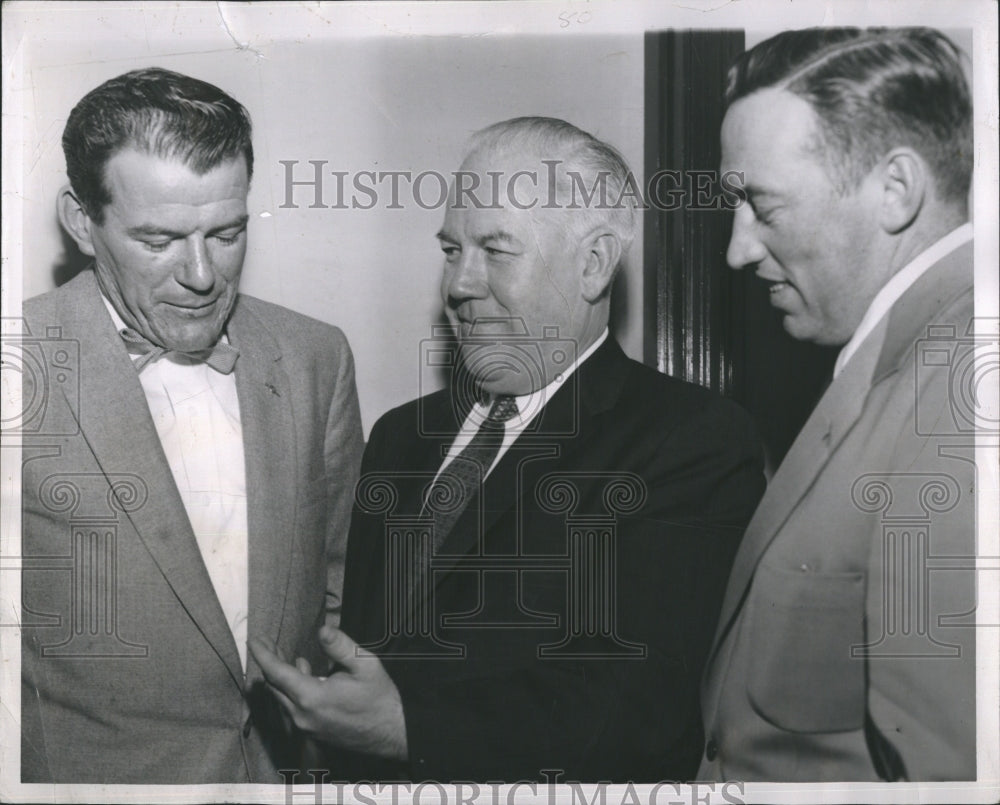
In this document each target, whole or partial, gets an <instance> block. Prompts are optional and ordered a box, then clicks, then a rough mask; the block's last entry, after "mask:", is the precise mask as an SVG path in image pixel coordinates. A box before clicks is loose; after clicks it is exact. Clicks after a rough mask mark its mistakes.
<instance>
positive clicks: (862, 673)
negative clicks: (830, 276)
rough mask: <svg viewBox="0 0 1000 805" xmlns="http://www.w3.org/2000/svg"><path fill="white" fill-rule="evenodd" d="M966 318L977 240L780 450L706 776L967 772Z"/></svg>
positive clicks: (741, 556)
mask: <svg viewBox="0 0 1000 805" xmlns="http://www.w3.org/2000/svg"><path fill="white" fill-rule="evenodd" d="M972 316H973V295H972V245H971V244H970V245H967V246H963V247H962V248H960V249H957V250H956V251H955V252H953V253H952V254H950V255H948V256H947V257H945V258H944V259H942V260H940V261H939V262H938V263H937V264H936V265H934V266H932V267H931V268H929V269H928V270H927V272H926V273H925V274H923V275H922V276H921V277H920V278H919V279H918V280H917V281H916V282H915V283H914V284H913V285H912V286H911V287H910V288H909V289H908V290H907V291H906V292H905V293H904V294H903V295H902V296H901V297H900V298H899V300H898V301H897V302H896V303H895V304H894V305H893V307H892V309H891V311H890V312H889V313H888V315H886V317H885V318H884V319H883V320H882V321H881V322H880V323H879V325H878V326H876V328H875V329H874V330H873V331H872V332H871V334H870V335H869V336H868V337H867V338H866V339H865V340H864V341H863V342H862V344H861V345H860V347H859V348H858V351H857V352H856V353H855V354H854V356H853V357H852V358H851V360H850V361H849V362H848V363H847V365H846V366H845V367H844V370H843V372H842V373H841V374H839V375H838V376H837V378H836V379H835V380H834V381H833V383H832V384H831V385H830V387H829V388H828V389H827V391H826V393H825V394H824V396H823V398H822V400H820V402H819V404H818V405H817V407H816V410H815V411H813V413H812V415H811V416H810V417H809V420H808V421H807V422H806V424H805V426H804V427H803V428H802V431H801V432H800V433H799V435H798V437H797V438H796V440H795V443H794V444H793V445H792V447H791V449H790V450H789V452H788V455H787V456H785V459H784V461H783V462H782V463H781V466H780V467H779V468H778V472H777V473H776V474H775V476H774V478H773V479H772V481H771V485H770V487H769V488H768V490H767V494H766V495H765V496H764V499H763V500H762V501H761V504H760V508H759V509H758V510H757V512H756V513H755V514H754V517H753V520H752V521H751V523H750V525H749V526H748V527H747V533H746V537H745V538H744V540H743V544H742V545H741V546H740V550H739V553H738V555H737V558H736V560H735V563H734V566H733V572H732V578H731V579H730V580H729V586H728V590H727V591H726V598H725V603H724V606H723V610H722V615H721V619H720V623H719V629H718V633H717V634H716V637H715V644H714V647H713V650H712V655H711V659H710V662H709V664H708V668H707V671H706V674H705V682H704V689H703V699H702V700H703V705H704V709H705V731H706V733H707V736H708V740H707V741H706V754H705V757H704V761H703V763H702V767H701V769H700V771H699V779H702V780H770V781H776V782H789V781H830V780H879V779H890V780H893V779H909V780H969V779H975V777H976V695H975V693H976V650H975V631H974V629H973V628H971V627H972V625H973V624H974V623H975V606H976V595H975V586H976V585H975V581H976V579H975V571H974V566H973V562H974V557H975V549H976V532H975V517H974V512H975V503H976V498H975V487H976V467H975V463H974V461H973V459H974V455H973V452H972V445H973V437H974V434H973V431H972V422H973V420H972V418H971V414H972V411H973V407H972V406H973V405H974V404H975V403H974V401H975V400H976V395H977V393H978V392H975V391H972V389H973V387H974V386H975V385H976V382H977V381H978V380H979V379H981V377H982V375H981V374H979V373H974V372H973V371H972V361H971V356H972V355H973V347H974V346H975V344H976V340H975V338H973V337H972V335H971V333H970V330H969V325H970V322H971V321H972ZM986 343H987V344H988V343H989V339H987V341H986ZM980 360H981V359H980ZM980 368H981V367H980Z"/></svg>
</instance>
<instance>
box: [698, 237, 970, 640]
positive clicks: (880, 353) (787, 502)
mask: <svg viewBox="0 0 1000 805" xmlns="http://www.w3.org/2000/svg"><path fill="white" fill-rule="evenodd" d="M971 265H972V244H971V243H970V244H967V245H966V246H963V247H961V248H959V249H957V250H956V251H955V252H953V253H952V254H951V255H949V256H948V257H946V258H944V259H943V260H941V261H939V262H938V263H937V264H936V265H935V266H933V267H932V268H930V269H928V270H927V271H926V272H925V273H924V274H923V275H922V276H921V277H920V278H919V279H918V280H917V281H916V282H915V283H914V284H913V286H912V287H911V288H910V289H908V290H907V291H906V293H904V294H903V296H902V297H900V299H899V300H898V301H897V302H896V304H895V305H893V307H892V309H891V310H890V312H889V314H888V315H887V316H885V317H883V319H882V321H880V322H879V324H878V325H877V326H876V327H875V329H874V330H873V331H872V332H871V333H870V334H869V336H868V337H867V338H866V339H865V341H864V342H863V343H862V345H861V346H860V347H859V348H858V350H857V352H856V353H855V354H854V356H853V357H852V358H851V360H850V361H849V362H848V364H847V366H846V367H845V368H844V370H843V372H842V373H841V375H840V376H839V377H838V378H836V379H835V380H834V381H833V383H831V384H830V386H829V388H828V389H827V391H826V393H825V394H824V395H823V397H822V399H821V400H820V402H819V404H818V405H817V406H816V409H815V410H814V411H813V413H812V415H811V416H810V417H809V419H808V420H807V422H806V424H805V425H804V426H803V428H802V430H801V431H800V432H799V435H798V437H796V439H795V442H794V443H793V444H792V447H791V448H790V449H789V451H788V454H787V455H786V456H785V458H784V460H783V461H782V462H781V466H780V467H779V468H778V471H777V473H775V476H774V478H773V479H772V480H771V483H770V484H769V485H768V488H767V493H766V494H765V495H764V498H763V499H762V500H761V502H760V505H759V506H758V508H757V511H756V512H755V513H754V516H753V518H752V520H751V521H750V524H749V525H748V526H747V531H746V534H745V535H744V537H743V541H742V542H741V544H740V548H739V551H738V552H737V554H736V559H735V561H734V563H733V569H732V571H731V573H730V577H729V584H728V585H727V589H726V597H725V600H724V601H723V605H722V612H721V615H720V618H719V629H718V630H717V632H716V638H715V645H714V647H713V650H712V653H713V654H714V652H715V650H716V649H717V648H718V646H719V645H720V644H721V642H722V638H723V637H724V635H725V632H726V631H727V629H728V627H729V626H730V625H731V622H732V620H733V618H734V616H735V614H736V612H737V611H738V610H739V608H740V606H741V605H742V602H743V600H744V597H745V595H746V592H747V590H748V589H749V585H750V581H751V579H752V577H753V574H754V571H755V570H756V567H757V564H758V562H759V561H760V558H761V556H762V555H763V554H764V552H765V551H766V550H767V547H768V546H769V545H770V544H771V542H772V541H773V540H774V539H775V537H776V536H777V535H778V533H779V531H780V530H781V528H782V526H783V525H784V523H785V521H786V520H787V519H788V517H789V516H790V515H791V513H792V512H793V511H794V510H795V508H796V507H797V506H798V505H799V502H800V501H801V500H802V498H803V496H804V495H805V494H806V493H807V492H808V491H809V489H810V488H811V487H812V485H813V483H814V482H815V480H816V478H817V476H818V475H819V473H820V472H821V471H822V469H823V468H824V467H825V466H826V464H827V462H828V461H829V460H830V457H831V456H832V455H833V454H834V453H835V452H836V450H837V448H838V447H839V446H840V444H841V443H842V442H843V440H844V438H845V437H846V436H847V434H848V433H849V432H850V430H851V428H852V427H853V426H854V424H855V422H857V420H858V418H859V417H860V416H861V413H862V411H863V410H864V405H865V401H866V399H867V396H868V394H869V392H870V391H871V389H872V387H873V386H874V385H875V384H876V383H878V382H880V381H881V380H883V379H884V378H886V377H887V376H889V375H891V374H893V373H895V372H896V371H898V370H899V368H900V366H901V364H902V362H903V361H904V360H906V359H907V356H908V354H909V349H910V346H911V345H912V343H913V341H914V340H915V339H916V338H917V337H918V336H919V335H920V334H921V332H922V330H923V328H925V327H926V324H927V322H928V321H929V320H930V319H931V317H932V315H933V314H934V312H936V311H938V310H940V309H941V308H942V307H943V306H944V304H945V303H946V302H948V301H949V300H950V299H953V298H954V297H955V296H956V295H958V294H959V293H961V292H962V291H963V290H965V289H967V288H971V287H972V277H971Z"/></svg>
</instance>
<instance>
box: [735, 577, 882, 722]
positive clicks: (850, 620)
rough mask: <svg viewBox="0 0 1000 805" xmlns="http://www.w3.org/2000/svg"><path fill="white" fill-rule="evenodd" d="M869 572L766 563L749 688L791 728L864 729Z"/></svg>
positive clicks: (753, 613) (754, 602) (761, 710)
mask: <svg viewBox="0 0 1000 805" xmlns="http://www.w3.org/2000/svg"><path fill="white" fill-rule="evenodd" d="M864 581H865V580H864V574H863V573H813V572H809V571H799V570H787V569H783V568H776V567H770V566H768V565H765V564H761V565H760V566H758V568H757V572H756V574H755V578H754V590H753V592H752V593H751V596H752V599H751V602H750V607H751V609H750V613H749V617H750V624H749V639H750V644H749V646H748V649H747V650H748V652H749V654H750V670H749V674H748V679H747V689H748V690H747V692H748V695H749V697H750V703H751V704H752V706H753V707H754V709H755V710H756V711H757V712H758V714H759V715H761V716H762V717H763V718H765V719H766V720H768V721H769V722H771V723H773V724H775V725H776V726H778V727H780V728H782V729H785V730H789V731H791V732H813V733H816V732H843V731H847V730H855V729H861V727H862V726H863V724H864V716H865V660H864V659H863V658H862V657H852V656H851V649H852V646H861V645H862V644H863V643H864V606H865V583H864Z"/></svg>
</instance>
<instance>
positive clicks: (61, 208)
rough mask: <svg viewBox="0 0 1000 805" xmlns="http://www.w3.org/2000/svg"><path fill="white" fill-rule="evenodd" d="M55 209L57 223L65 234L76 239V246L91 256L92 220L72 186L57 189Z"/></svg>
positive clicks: (92, 247) (92, 252)
mask: <svg viewBox="0 0 1000 805" xmlns="http://www.w3.org/2000/svg"><path fill="white" fill-rule="evenodd" d="M56 211H57V212H58V214H59V223H60V224H62V227H63V229H65V230H66V232H67V234H69V236H70V237H71V238H73V240H75V241H76V245H77V248H79V249H80V251H81V252H83V253H84V254H86V255H88V256H89V257H93V256H94V241H93V236H92V235H91V227H92V226H93V222H92V221H91V220H90V216H89V215H87V211H86V210H84V208H83V205H82V204H81V203H80V200H79V199H78V198H77V197H76V194H75V193H74V192H73V188H71V187H70V186H69V185H66V186H65V187H64V188H63V189H62V190H60V191H59V196H58V198H57V199H56Z"/></svg>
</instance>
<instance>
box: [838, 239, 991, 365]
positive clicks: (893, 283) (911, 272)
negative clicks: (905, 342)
mask: <svg viewBox="0 0 1000 805" xmlns="http://www.w3.org/2000/svg"><path fill="white" fill-rule="evenodd" d="M970 240H972V224H971V223H968V222H966V223H964V224H962V225H961V226H960V227H958V228H957V229H953V230H952V231H951V232H949V233H948V234H947V235H945V236H944V237H943V238H941V239H940V240H938V241H936V242H934V243H933V244H931V245H930V246H929V247H928V248H926V249H924V251H922V252H921V253H920V254H918V255H917V256H916V257H914V258H913V259H912V260H911V261H910V262H909V263H907V264H906V265H905V266H903V267H902V268H901V269H900V270H899V271H897V272H896V273H895V274H893V275H892V277H891V278H890V279H889V281H888V282H887V283H886V284H885V285H883V286H882V288H881V290H880V291H879V292H878V293H877V294H875V298H874V299H872V301H871V304H869V305H868V309H867V310H866V311H865V315H864V316H862V317H861V323H860V324H859V325H858V327H857V329H856V330H855V331H854V335H852V336H851V340H850V341H848V342H847V343H846V344H845V345H844V348H843V349H842V350H840V354H839V355H838V356H837V362H836V364H834V367H833V376H834V377H836V376H837V375H839V374H840V373H841V371H842V370H843V368H844V367H845V366H846V365H847V362H848V361H849V360H850V359H851V356H852V355H854V353H855V352H857V350H858V347H860V346H861V343H862V342H863V341H864V340H865V339H866V338H867V337H868V336H869V335H870V334H871V332H872V330H874V329H875V325H877V324H878V323H879V322H880V321H881V320H882V317H883V316H885V314H886V313H888V312H889V309H890V308H891V307H892V306H893V305H894V304H895V303H896V301H897V300H898V299H899V297H901V296H902V295H903V294H904V293H905V292H906V291H907V289H909V288H910V286H912V285H913V283H915V282H916V281H917V280H918V279H919V278H920V277H921V276H922V275H923V274H924V273H925V272H926V271H927V269H929V268H930V267H931V266H933V265H934V264H935V263H937V262H938V261H940V260H941V259H943V258H944V257H946V256H947V255H949V254H951V253H952V252H953V251H955V249H957V248H958V247H959V246H962V245H964V244H966V243H968V242H969V241H970Z"/></svg>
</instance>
